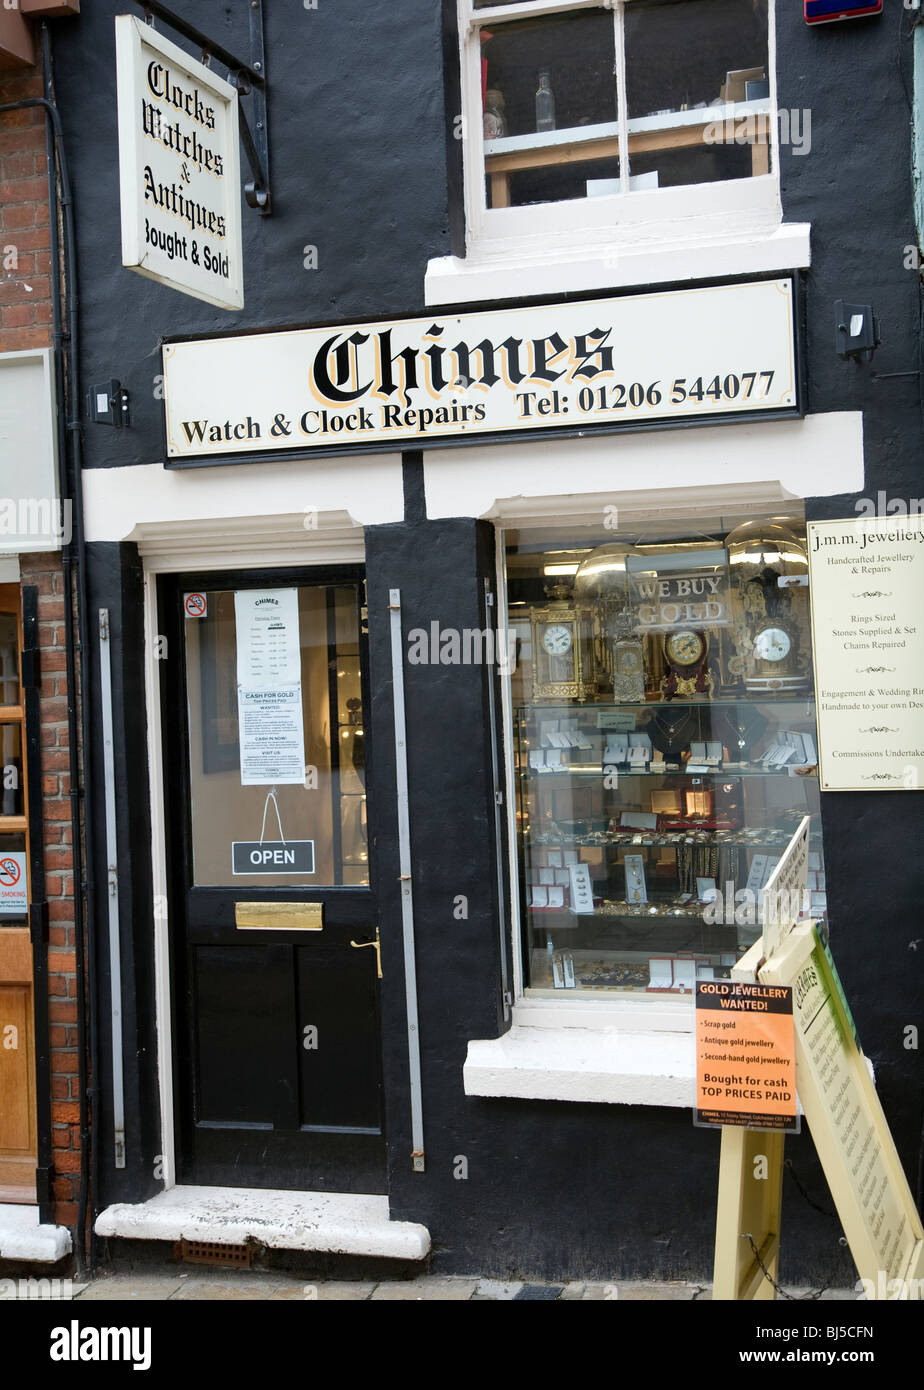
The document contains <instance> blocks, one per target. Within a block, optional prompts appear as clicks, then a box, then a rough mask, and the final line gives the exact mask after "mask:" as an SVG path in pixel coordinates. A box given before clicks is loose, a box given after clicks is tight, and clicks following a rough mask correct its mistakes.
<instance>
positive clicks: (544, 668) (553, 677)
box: [530, 585, 597, 700]
mask: <svg viewBox="0 0 924 1390" xmlns="http://www.w3.org/2000/svg"><path fill="white" fill-rule="evenodd" d="M563 589H564V591H565V593H569V592H570V591H569V590H568V589H567V586H564V585H555V586H554V588H553V589H552V590H551V591H550V592H551V593H552V594H554V595H555V597H554V598H553V601H552V602H551V603H549V604H547V605H546V606H545V607H544V608H534V609H533V610H532V612H531V614H530V627H531V631H532V646H533V698H534V699H537V700H542V699H555V700H587V699H589V698H590V697H592V696H593V695H595V694H596V691H597V684H596V681H595V679H594V648H593V622H592V617H591V613H590V610H589V609H586V608H581V607H578V606H577V605H576V604H575V603H573V602H572V601H569V599H568V598H565V597H563V596H561V591H562V590H563Z"/></svg>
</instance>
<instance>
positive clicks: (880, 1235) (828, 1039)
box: [757, 922, 924, 1299]
mask: <svg viewBox="0 0 924 1390" xmlns="http://www.w3.org/2000/svg"><path fill="white" fill-rule="evenodd" d="M757 973H758V978H759V980H760V982H761V983H762V984H766V985H771V986H778V987H787V988H790V989H791V990H792V996H793V1011H794V1012H793V1018H794V1023H795V1041H796V1069H797V1070H796V1076H797V1084H798V1090H799V1100H800V1102H801V1104H802V1108H803V1110H804V1112H805V1117H806V1119H807V1121H808V1125H809V1129H810V1130H811V1133H812V1139H813V1141H814V1144H815V1148H816V1150H817V1152H818V1157H819V1159H820V1160H821V1165H822V1168H823V1169H824V1173H825V1177H826V1179H827V1182H828V1187H829V1188H830V1190H831V1195H832V1197H833V1198H834V1202H835V1205H836V1206H837V1211H838V1215H839V1216H840V1219H841V1224H842V1226H843V1228H844V1232H845V1234H846V1236H847V1239H848V1241H849V1243H850V1250H851V1254H852V1255H853V1258H854V1263H855V1264H856V1267H857V1271H858V1273H859V1275H860V1278H861V1279H862V1280H863V1281H864V1289H865V1290H866V1294H867V1297H868V1298H874V1299H878V1298H890V1299H891V1298H893V1297H897V1298H905V1299H908V1298H912V1299H914V1298H918V1299H919V1298H921V1297H922V1295H924V1228H922V1225H921V1218H920V1216H919V1214H918V1211H917V1208H916V1207H915V1204H914V1198H913V1197H912V1195H911V1189H910V1187H909V1186H908V1181H907V1178H906V1177H905V1173H904V1170H903V1168H902V1165H901V1160H900V1159H899V1156H898V1152H897V1150H896V1148H895V1142H894V1140H893V1138H892V1135H891V1133H890V1131H889V1126H888V1123H887V1121H886V1118H885V1115H884V1114H883V1111H882V1105H881V1104H880V1101H879V1097H878V1095H877V1094H876V1089H875V1087H874V1085H873V1082H872V1079H871V1077H870V1073H869V1070H868V1068H867V1065H866V1059H865V1058H864V1056H863V1054H862V1052H861V1051H860V1048H859V1046H858V1044H857V1040H856V1035H855V1031H854V1027H853V1020H852V1018H851V1016H850V1011H849V1009H848V1008H847V1004H846V1000H845V997H844V992H843V989H842V987H841V984H840V981H839V979H838V977H837V971H836V969H835V967H834V961H833V959H832V957H831V954H830V952H829V951H828V950H827V949H826V947H825V945H824V943H823V941H822V938H821V934H820V932H819V929H818V925H817V923H815V922H805V923H801V924H800V925H799V926H796V927H794V928H793V929H792V931H791V932H790V933H789V935H788V936H787V937H786V938H785V939H784V941H783V942H782V944H781V946H780V947H779V948H778V950H777V951H776V952H775V953H774V954H773V955H772V956H771V957H770V958H769V959H768V960H767V961H766V962H765V963H764V964H762V965H761V966H760V967H759V969H758V972H757Z"/></svg>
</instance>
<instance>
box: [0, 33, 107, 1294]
mask: <svg viewBox="0 0 924 1390" xmlns="http://www.w3.org/2000/svg"><path fill="white" fill-rule="evenodd" d="M41 31H42V60H43V72H44V85H45V96H44V97H28V98H25V99H23V100H21V101H15V102H9V103H6V104H4V105H3V106H0V115H2V114H3V113H4V112H6V111H22V110H25V109H28V108H30V107H41V108H42V109H43V110H44V111H45V114H46V116H47V119H48V124H47V125H46V132H45V143H46V161H47V165H48V185H49V200H50V208H51V211H52V214H53V215H52V216H50V218H49V221H50V223H51V233H50V240H51V288H52V324H53V341H54V359H55V378H56V389H57V412H58V415H57V429H58V445H59V448H58V479H59V492H60V495H61V504H62V508H66V506H67V503H70V504H71V517H72V521H73V531H72V535H71V537H70V539H69V542H68V544H67V545H65V546H64V548H63V553H62V569H63V574H64V601H65V609H66V612H65V624H64V630H65V641H66V648H65V661H66V668H67V718H68V742H69V761H70V787H71V790H70V802H71V824H72V839H73V865H74V867H73V873H74V879H73V882H74V945H75V954H76V977H77V999H78V1009H77V1044H78V1049H77V1061H78V1078H79V1087H80V1096H79V1103H80V1150H81V1168H80V1192H79V1198H78V1214H77V1252H76V1253H77V1260H78V1267H80V1266H81V1265H82V1263H83V1262H84V1260H85V1258H86V1254H87V1249H88V1245H89V1268H90V1270H91V1272H92V1270H93V1269H94V1268H95V1264H96V1238H95V1234H94V1231H93V1225H92V1222H93V1221H94V1220H95V1217H96V1214H97V1213H96V1190H97V1181H96V1168H97V1164H96V1143H95V1136H94V1134H93V1132H92V1130H91V1126H90V1120H91V1119H93V1120H96V1119H98V1107H97V1105H96V1094H97V1078H98V1076H99V1045H98V1030H97V1026H96V1019H97V1007H96V971H95V968H94V932H93V923H94V914H95V904H96V893H95V888H94V882H93V872H92V869H93V865H94V862H95V860H94V833H93V819H92V816H91V815H87V814H85V808H86V807H87V806H88V805H90V804H91V795H90V790H91V784H92V764H91V760H90V747H91V743H90V716H89V703H90V702H89V699H88V692H89V689H90V683H89V682H90V673H89V669H88V654H89V642H88V633H87V594H86V539H85V534H84V524H83V486H82V482H83V480H82V475H81V467H82V457H81V455H82V436H81V429H82V424H81V418H80V411H81V401H80V376H79V362H78V353H77V344H78V335H77V330H78V319H77V245H76V234H75V228H74V204H73V198H72V195H71V183H70V176H69V173H68V167H67V157H66V154H65V149H64V137H63V130H62V127H61V118H60V115H59V114H58V110H57V107H56V106H55V103H54V80H53V75H52V59H51V44H50V41H49V36H48V26H47V25H46V24H44V23H43V24H42V26H41ZM59 187H60V192H59ZM59 214H60V218H61V231H62V232H63V237H64V242H63V261H64V272H63V279H64V286H65V287H66V293H67V329H66V330H65V329H64V325H63V312H62V304H63V288H62V272H61V258H60V254H59V253H60V251H61V244H60V241H59V230H58V215H59ZM66 519H67V517H66V513H65V516H64V520H65V521H66ZM74 598H76V609H77V612H76V622H77V629H78V631H77V637H76V641H75V634H74V620H75V614H74ZM78 653H79V657H80V681H81V701H80V741H81V744H82V752H83V768H82V769H81V757H80V753H81V748H80V747H78V716H77V704H76V700H77V656H78ZM81 771H82V782H81ZM38 786H39V788H40V787H41V781H40V780H39V783H38ZM39 804H41V802H40V801H39ZM82 848H83V850H84V854H85V858H84V857H82V855H81V849H82ZM84 862H85V863H86V865H87V867H88V872H87V873H86V875H85V874H84V871H83V865H84ZM43 897H44V891H43ZM84 901H85V902H86V912H84ZM46 911H47V909H46ZM34 939H35V932H34V930H33V941H34ZM85 957H86V960H87V962H88V965H89V969H88V970H87V969H86V968H85V964H84V961H85ZM35 983H36V1024H37V1031H36V1037H37V1039H38V1037H39V1034H38V1022H39V1018H40V1017H43V1018H44V1019H45V1020H47V1016H48V997H47V976H44V977H43V979H42V996H43V997H42V999H41V1000H39V998H38V994H39V990H38V983H39V982H38V980H36V982H35ZM88 1031H89V1042H90V1047H89V1052H90V1073H89V1076H88V1073H87V1034H88ZM41 1037H42V1042H43V1044H44V1046H42V1045H41V1044H39V1045H38V1046H37V1048H36V1092H37V1099H38V1098H39V1097H41V1096H42V1095H44V1096H46V1097H47V1098H48V1099H47V1109H48V1116H49V1119H48V1133H49V1139H50V1130H51V1125H50V1096H51V1073H50V1065H49V1049H48V1029H47V1023H46V1025H45V1026H44V1031H43V1033H42V1035H41ZM40 1065H41V1067H42V1069H41V1071H40V1070H39V1066H40ZM40 1142H41V1138H40ZM42 1157H43V1155H42V1151H41V1149H40V1151H39V1163H40V1165H41V1163H42ZM50 1179H51V1171H50V1169H49V1174H48V1180H49V1181H48V1185H49V1187H50ZM38 1195H39V1200H40V1204H41V1194H38ZM88 1208H89V1213H90V1230H89V1242H88V1241H87V1234H88V1233H87V1216H88ZM48 1209H50V1193H49V1194H48ZM40 1219H41V1220H45V1216H44V1215H41V1214H40ZM48 1219H49V1220H50V1219H51V1218H50V1214H49V1217H48Z"/></svg>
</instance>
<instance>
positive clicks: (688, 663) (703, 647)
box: [661, 628, 715, 700]
mask: <svg viewBox="0 0 924 1390" xmlns="http://www.w3.org/2000/svg"><path fill="white" fill-rule="evenodd" d="M708 656H709V638H708V637H707V636H706V634H705V633H704V632H699V631H697V630H696V629H693V628H677V629H675V630H674V631H673V632H668V633H665V635H664V661H665V665H666V666H667V671H666V673H665V674H664V675H663V676H662V677H661V694H662V696H663V697H664V699H666V700H671V699H673V698H674V697H675V696H687V697H693V696H700V697H702V698H705V699H710V698H711V697H712V695H713V693H714V690H715V682H714V681H713V677H712V672H711V671H710V670H709V668H708V665H707V661H708Z"/></svg>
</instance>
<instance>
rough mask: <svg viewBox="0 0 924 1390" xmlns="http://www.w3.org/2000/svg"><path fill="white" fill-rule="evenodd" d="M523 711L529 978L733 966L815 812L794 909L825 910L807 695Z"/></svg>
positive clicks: (587, 985)
mask: <svg viewBox="0 0 924 1390" xmlns="http://www.w3.org/2000/svg"><path fill="white" fill-rule="evenodd" d="M514 718H515V729H516V768H517V778H518V805H517V830H518V836H519V841H520V865H521V875H520V880H521V881H520V904H521V909H522V914H523V918H524V921H525V923H526V925H527V927H528V930H527V932H526V933H525V941H526V946H525V955H526V966H527V970H528V974H529V988H530V990H538V991H539V992H544V991H545V990H546V989H548V988H551V989H552V990H554V991H555V992H556V993H558V991H560V990H562V989H565V990H567V989H578V990H581V989H587V990H590V991H599V990H601V989H603V990H630V991H636V992H637V991H641V992H644V993H688V994H690V995H692V993H693V989H694V986H695V981H696V980H697V979H714V978H719V977H721V976H722V975H723V974H727V972H728V970H729V969H730V968H731V966H732V965H733V964H734V962H735V961H736V960H737V959H738V958H739V957H740V956H741V955H742V954H743V953H744V951H745V950H747V948H748V947H749V946H750V945H751V944H752V943H753V942H754V941H755V940H756V939H757V937H758V936H759V935H760V931H761V920H762V913H763V911H764V907H765V902H764V892H763V890H764V888H765V887H766V885H767V884H768V882H769V880H770V879H771V877H772V874H773V871H774V869H775V867H776V864H777V863H778V861H779V858H780V857H781V855H782V854H783V853H784V851H785V849H786V847H787V845H788V844H789V843H790V841H791V839H792V836H793V835H794V833H795V832H796V831H797V830H798V828H799V826H800V825H801V824H802V821H803V819H804V817H806V816H808V817H809V818H810V831H809V872H808V880H807V887H806V891H805V893H804V894H802V895H801V899H800V902H799V904H798V915H799V916H806V917H807V916H809V915H811V916H813V917H823V916H824V915H825V910H826V907H827V899H826V880H825V874H824V864H823V860H822V853H821V823H820V816H819V792H818V778H817V751H816V744H815V708H814V703H813V701H812V698H811V696H806V695H802V694H800V695H799V696H797V697H795V696H792V695H787V696H786V697H785V698H782V697H773V696H769V695H764V694H761V695H759V696H747V697H738V698H731V699H725V698H723V699H714V700H708V701H706V700H670V701H665V700H662V701H646V702H639V703H637V704H613V703H604V702H599V701H592V702H587V703H577V702H572V703H563V702H560V701H548V702H538V701H537V702H535V703H532V704H529V705H521V706H518V707H516V709H515V712H514ZM633 760H634V761H633Z"/></svg>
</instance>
